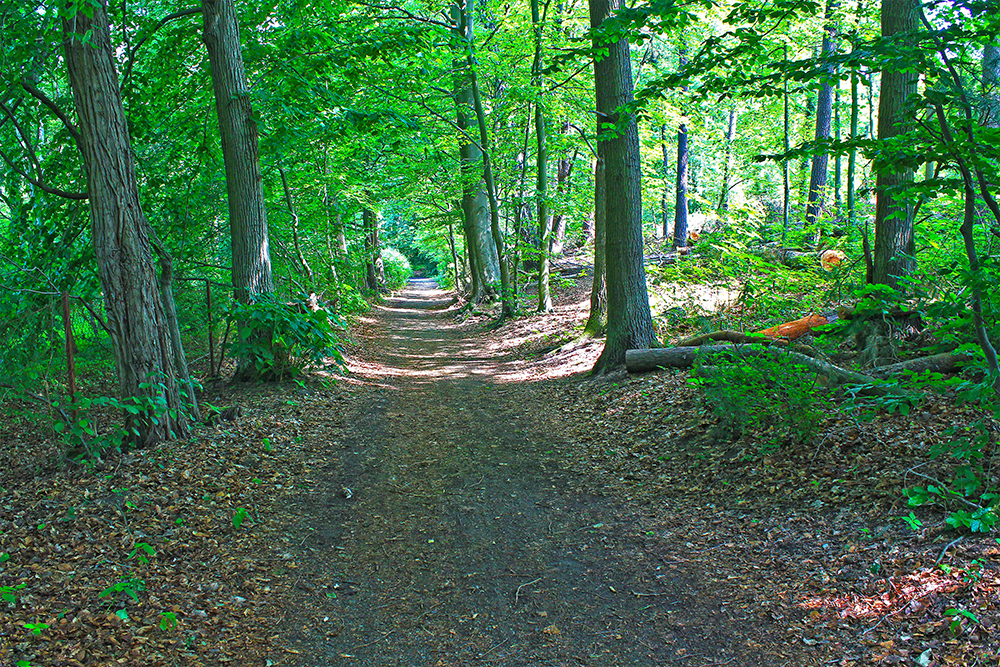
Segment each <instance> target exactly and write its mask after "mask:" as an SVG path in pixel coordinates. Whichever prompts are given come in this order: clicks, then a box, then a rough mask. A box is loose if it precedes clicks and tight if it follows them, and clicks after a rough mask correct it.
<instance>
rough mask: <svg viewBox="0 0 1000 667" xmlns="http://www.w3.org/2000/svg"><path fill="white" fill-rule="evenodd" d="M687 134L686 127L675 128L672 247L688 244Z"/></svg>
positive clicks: (684, 125) (682, 125)
mask: <svg viewBox="0 0 1000 667" xmlns="http://www.w3.org/2000/svg"><path fill="white" fill-rule="evenodd" d="M687 190H688V133H687V125H686V124H685V123H681V124H680V127H678V128H677V188H676V195H677V196H676V200H675V203H674V247H675V248H683V247H684V246H686V245H687V244H688V240H687V236H688V201H687Z"/></svg>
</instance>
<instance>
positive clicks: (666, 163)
mask: <svg viewBox="0 0 1000 667" xmlns="http://www.w3.org/2000/svg"><path fill="white" fill-rule="evenodd" d="M660 150H661V151H662V152H663V163H662V164H663V194H662V196H661V197H660V220H661V227H662V229H663V233H662V234H661V236H662V237H663V238H664V239H667V238H672V236H671V234H670V186H669V185H668V183H669V182H670V181H671V178H670V149H669V148H667V124H666V123H664V124H663V125H660Z"/></svg>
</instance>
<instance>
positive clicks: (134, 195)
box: [63, 2, 188, 445]
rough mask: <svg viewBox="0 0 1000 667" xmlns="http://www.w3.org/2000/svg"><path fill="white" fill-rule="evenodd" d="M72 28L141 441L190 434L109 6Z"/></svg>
mask: <svg viewBox="0 0 1000 667" xmlns="http://www.w3.org/2000/svg"><path fill="white" fill-rule="evenodd" d="M88 14H89V15H88ZM63 33H64V44H65V56H66V69H67V71H68V73H69V81H70V87H71V88H72V90H73V100H74V102H75V105H76V111H77V116H78V117H79V124H80V127H79V147H80V151H81V153H82V154H83V163H84V168H85V170H86V172H87V190H88V193H89V195H90V197H89V205H90V218H91V234H92V237H93V243H94V251H95V255H96V256H97V264H98V275H99V277H100V281H101V288H102V290H103V292H104V304H105V310H106V311H107V314H108V328H109V330H110V332H111V337H112V342H113V345H114V351H115V365H116V368H117V370H118V383H119V388H120V391H121V396H122V398H123V399H125V400H126V401H128V400H134V402H135V403H134V405H135V406H136V407H139V408H146V406H150V407H151V409H148V410H146V409H140V410H137V411H132V410H130V411H128V412H127V413H126V419H127V430H128V432H129V433H130V435H131V437H132V438H133V440H134V441H135V442H136V443H137V444H139V445H148V444H152V443H155V442H159V441H162V440H168V439H171V438H174V437H184V436H185V435H186V434H187V432H188V426H187V424H186V422H185V418H184V411H183V409H182V408H183V402H182V398H181V394H180V385H179V383H178V379H177V374H176V366H175V357H174V350H173V348H172V342H171V340H170V329H169V325H168V322H167V317H166V314H165V312H164V306H163V302H162V300H161V293H160V291H159V290H158V286H157V278H156V271H155V268H154V264H153V252H152V247H151V244H152V243H153V242H154V239H155V237H154V235H153V232H152V228H151V227H150V224H149V221H148V220H147V219H146V216H145V214H144V213H143V211H142V207H141V206H140V204H139V189H138V185H137V182H136V174H135V164H134V162H133V154H132V146H131V142H130V138H129V134H128V125H127V120H126V118H125V109H124V107H123V106H122V98H121V91H120V89H119V87H118V72H117V71H116V69H115V65H114V57H113V52H112V48H111V36H110V32H109V26H108V15H107V6H106V4H104V3H103V2H102V3H99V4H96V5H93V4H90V5H88V6H87V8H86V11H84V10H83V9H81V10H80V11H78V12H77V13H76V14H75V15H72V16H69V17H67V18H65V19H64V21H63ZM85 37H86V38H85Z"/></svg>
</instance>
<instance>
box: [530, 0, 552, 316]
mask: <svg viewBox="0 0 1000 667" xmlns="http://www.w3.org/2000/svg"><path fill="white" fill-rule="evenodd" d="M531 24H532V27H533V29H534V40H535V54H534V58H533V60H532V63H531V85H532V86H533V87H534V88H535V95H536V96H537V99H536V100H535V145H536V148H537V150H536V153H535V201H536V207H537V216H538V220H537V221H538V233H539V234H538V236H539V239H538V312H540V313H548V312H551V311H552V294H551V292H550V290H549V273H550V269H549V250H550V248H549V246H550V239H551V233H552V231H551V230H552V228H551V227H550V226H549V201H548V196H549V195H548V187H549V185H548V182H549V175H548V161H549V152H548V147H547V142H546V133H545V109H544V105H543V100H542V94H543V92H542V19H541V15H540V13H539V9H538V0H531Z"/></svg>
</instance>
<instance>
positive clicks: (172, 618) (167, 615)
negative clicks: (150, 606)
mask: <svg viewBox="0 0 1000 667" xmlns="http://www.w3.org/2000/svg"><path fill="white" fill-rule="evenodd" d="M176 629H177V614H176V613H174V612H172V611H163V612H160V630H163V631H164V632H170V631H172V630H176Z"/></svg>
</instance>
